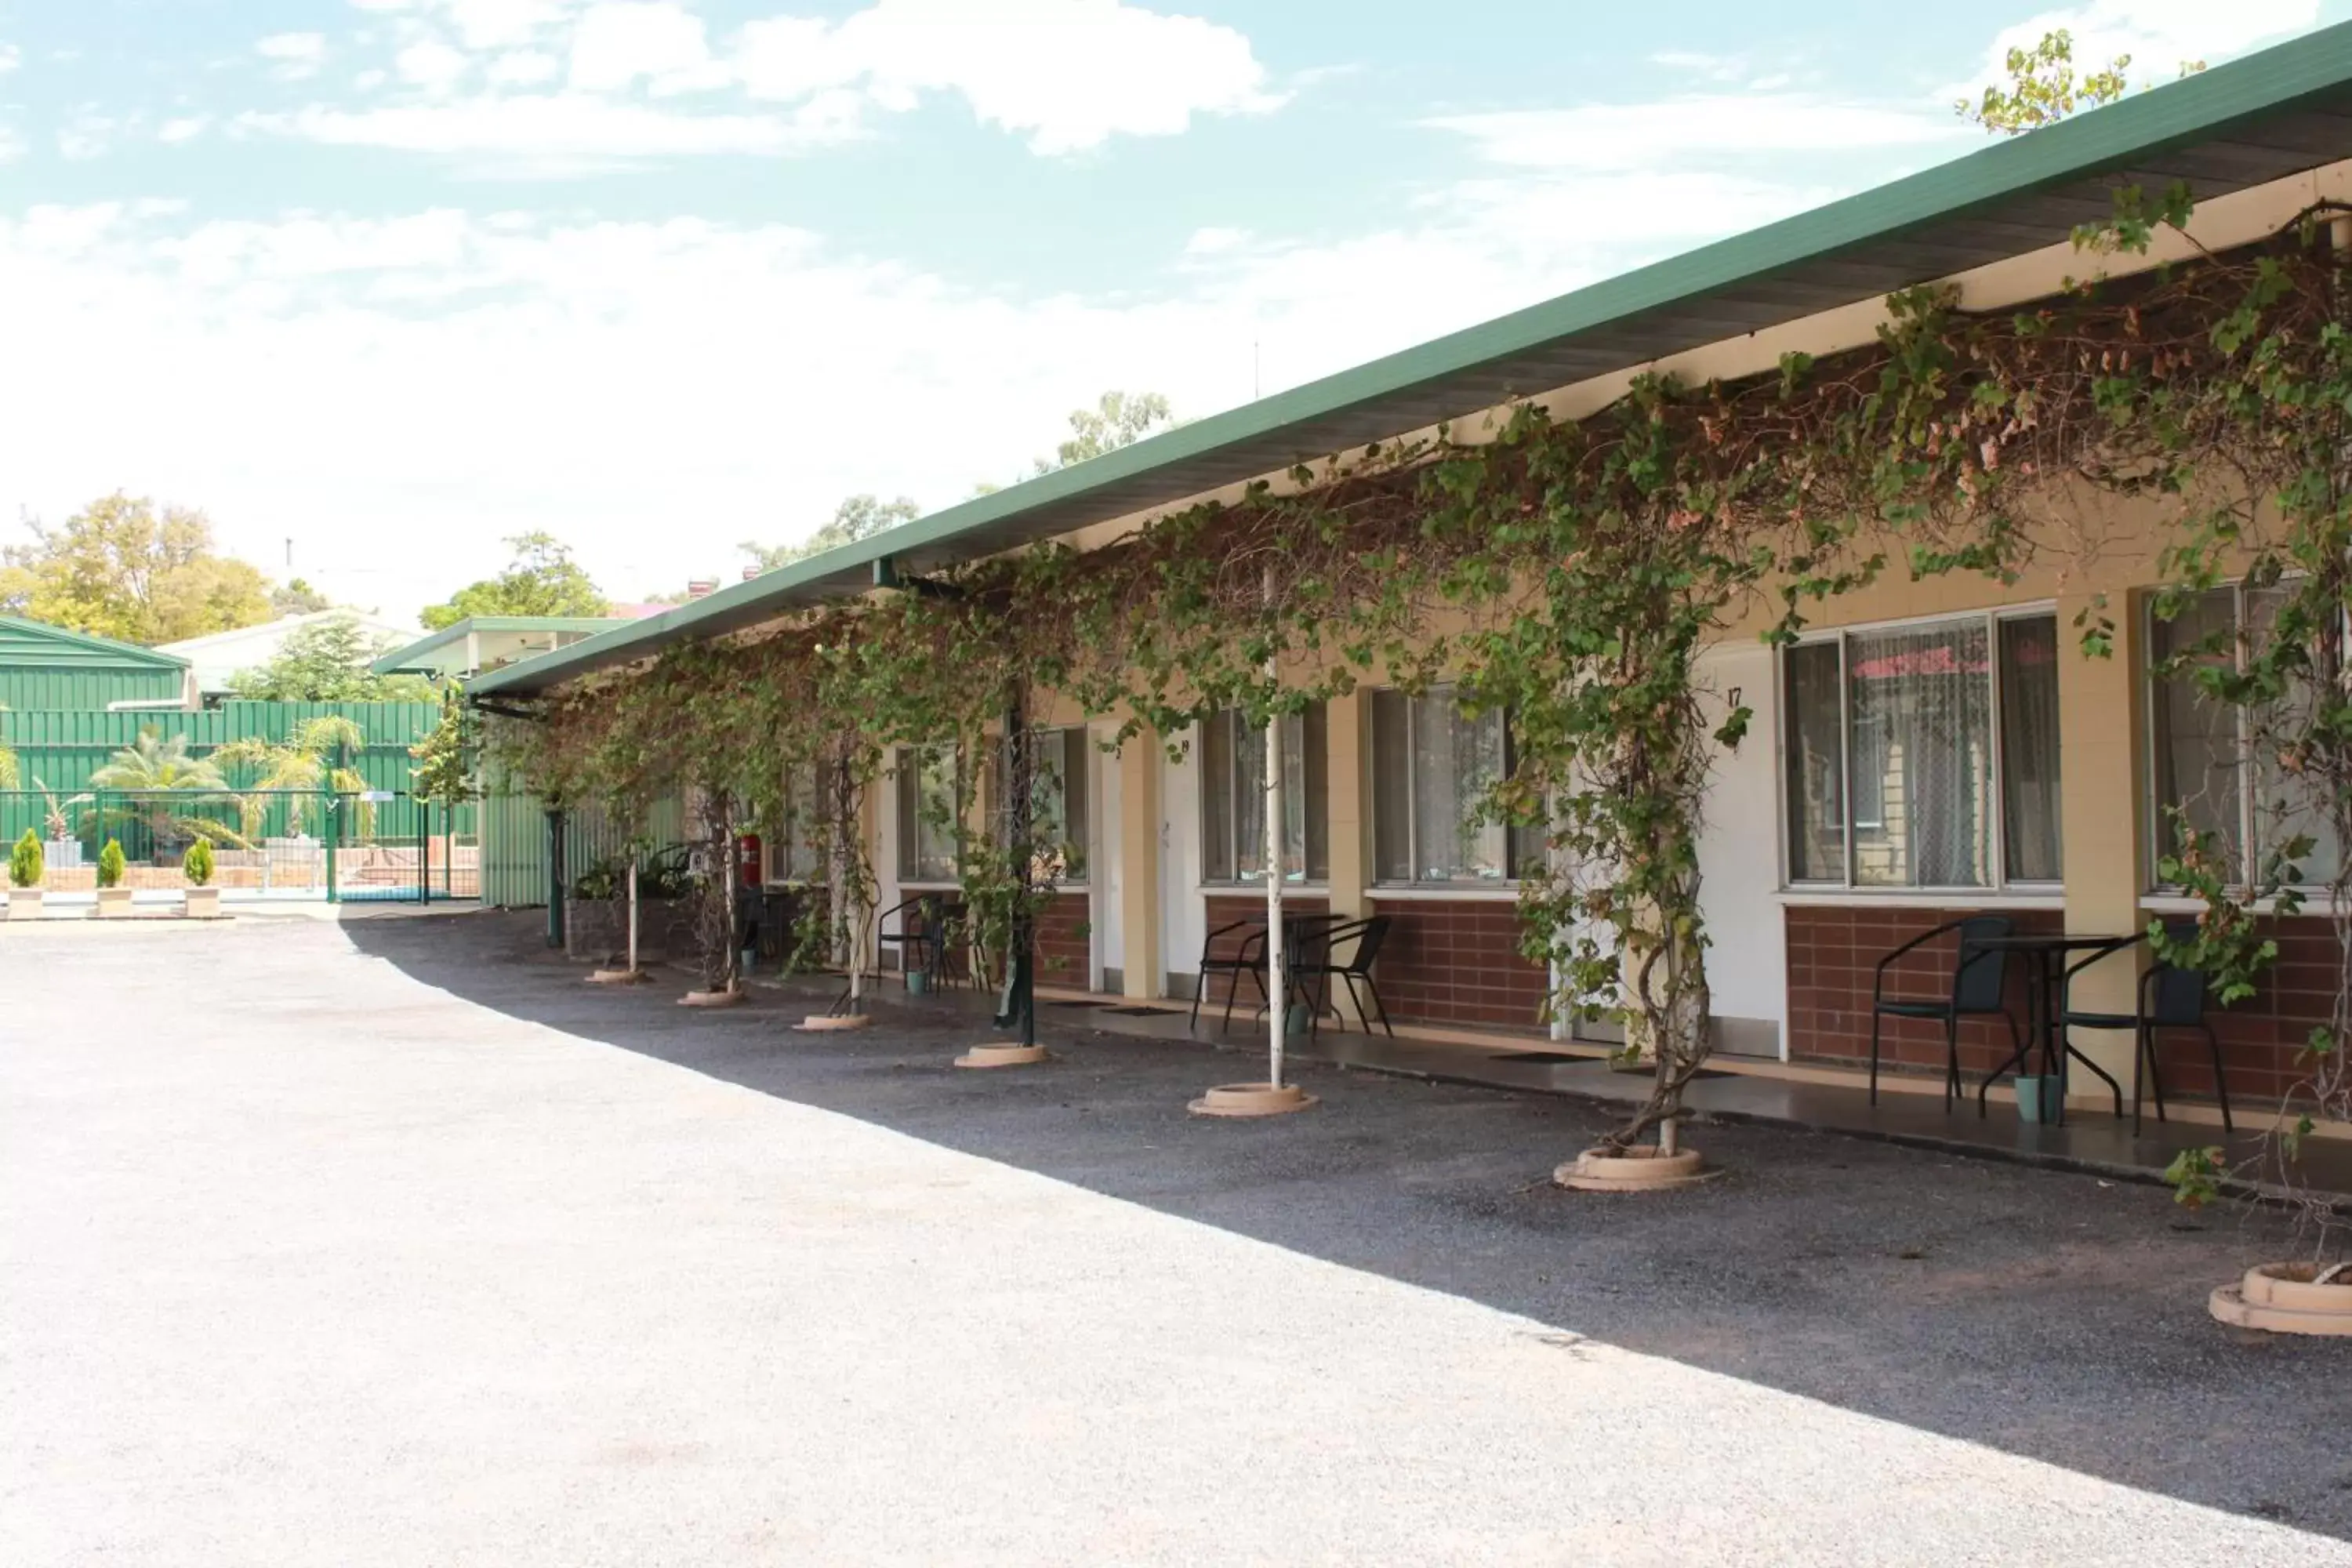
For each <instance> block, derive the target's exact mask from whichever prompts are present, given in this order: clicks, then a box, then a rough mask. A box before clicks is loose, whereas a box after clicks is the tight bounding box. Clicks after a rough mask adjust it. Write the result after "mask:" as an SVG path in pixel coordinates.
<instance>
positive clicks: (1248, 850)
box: [1200, 702, 1331, 883]
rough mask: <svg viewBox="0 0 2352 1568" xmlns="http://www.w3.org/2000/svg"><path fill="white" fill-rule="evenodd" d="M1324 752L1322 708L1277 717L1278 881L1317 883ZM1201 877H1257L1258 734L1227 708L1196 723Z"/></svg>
mask: <svg viewBox="0 0 2352 1568" xmlns="http://www.w3.org/2000/svg"><path fill="white" fill-rule="evenodd" d="M1328 755H1329V751H1328V742H1327V741H1326V731H1325V726H1324V717H1323V705H1322V704H1321V703H1320V702H1318V703H1315V704H1313V705H1312V706H1310V707H1309V708H1308V709H1307V710H1306V711H1305V712H1304V713H1290V714H1286V715H1284V716H1283V720H1282V778H1283V792H1282V811H1283V831H1282V879H1283V880H1284V881H1285V882H1292V883H1297V882H1324V881H1328V880H1329V879H1330V876H1331V840H1330V829H1329V823H1328V815H1327V799H1326V796H1327V793H1328V792H1327V790H1326V784H1325V777H1324V770H1325V768H1326V766H1327V764H1328ZM1200 763H1201V879H1202V881H1204V882H1255V881H1260V880H1263V879H1264V878H1265V731H1264V730H1263V729H1253V728H1252V727H1251V726H1250V725H1249V723H1248V722H1247V721H1245V720H1244V717H1243V715H1242V714H1241V713H1240V712H1238V711H1237V710H1234V709H1230V708H1229V709H1226V710H1224V711H1223V712H1220V713H1217V714H1214V715H1213V716H1212V717H1210V718H1208V719H1205V720H1203V721H1202V723H1201V736H1200Z"/></svg>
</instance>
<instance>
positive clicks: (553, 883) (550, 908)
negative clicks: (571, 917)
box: [547, 805, 563, 947]
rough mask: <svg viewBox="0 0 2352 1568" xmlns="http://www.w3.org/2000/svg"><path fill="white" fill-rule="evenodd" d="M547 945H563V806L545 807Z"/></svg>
mask: <svg viewBox="0 0 2352 1568" xmlns="http://www.w3.org/2000/svg"><path fill="white" fill-rule="evenodd" d="M547 945H548V946H550V947H562V945H563V808H562V806H557V805H551V806H549V807H548V808H547Z"/></svg>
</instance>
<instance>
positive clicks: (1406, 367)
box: [470, 23, 2352, 694]
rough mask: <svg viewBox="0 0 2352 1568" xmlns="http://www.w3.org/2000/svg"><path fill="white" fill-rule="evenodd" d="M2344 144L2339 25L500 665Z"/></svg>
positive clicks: (1286, 459)
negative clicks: (2137, 196) (2126, 196)
mask: <svg viewBox="0 0 2352 1568" xmlns="http://www.w3.org/2000/svg"><path fill="white" fill-rule="evenodd" d="M2347 157H2352V23H2343V24H2339V25H2337V26H2332V27H2326V28H2322V29H2320V30H2319V31H2317V32H2315V33H2312V34H2310V35H2308V36H2306V37H2301V38H2297V39H2295V40H2294V41H2293V42H2292V43H2287V44H2282V45H2279V46H2278V47H2274V48H2270V49H2265V50H2263V51H2261V52H2260V53H2257V54H2253V55H2249V56H2247V57H2246V58H2243V59H2239V60H2233V61H2231V63H2229V64H2227V65H2224V66H2219V67H2216V68H2213V69H2211V70H2209V71H2205V72H2203V73H2201V74H2200V75H2197V76H2194V77H2190V78H2189V79H2186V80H2182V81H2179V82H2175V83H2172V84H2170V85H2168V86H2166V87H2163V88H2159V89H2156V90H2155V91H2152V92H2144V93H2138V94H2135V95H2134V96H2132V97H2130V98H2128V99H2126V100H2122V101H2120V102H2117V103H2114V104H2110V105H2108V106H2107V107H2106V108H2105V109H2101V110H2095V111H2094V112H2091V113H2088V114H2084V115H2080V116H2077V117H2076V118H2074V119H2072V120H2069V121H2064V122H2063V123H2061V124H2058V125H2054V126H2051V127H2049V128H2047V129H2045V130H2042V131H2038V132H2033V133H2032V134H2031V135H2027V136H2021V137H2016V138H2014V139H2011V140H2007V141H2002V142H1995V143H1994V144H1992V145H1990V146H1988V147H1985V148H1984V149H1982V150H1981V151H1979V152H1977V153H1971V154H1969V156H1967V157H1964V158H1958V159H1955V160H1953V161H1952V162H1950V163H1944V164H1941V165H1938V166H1937V167H1936V168H1932V169H1928V170H1926V171H1924V172H1922V173H1919V174H1912V175H1909V176H1907V177H1906V178H1904V179H1900V180H1896V181H1895V182H1893V183H1892V184H1885V185H1881V186H1879V187H1877V188H1876V189H1874V190H1870V191H1866V192H1864V193H1862V194H1861V195H1854V196H1849V197H1846V198H1845V199H1843V200H1842V201H1836V202H1832V203H1831V204H1829V205H1826V206H1822V207H1818V208H1815V209H1814V210H1813V211H1811V212H1808V213H1803V214H1801V215H1799V216H1795V217H1791V218H1786V219H1783V220H1781V221H1780V222H1779V223H1773V224H1768V225H1766V226H1763V227H1761V228H1758V229H1754V230H1751V231H1750V232H1748V233H1747V234H1743V235H1739V236H1737V237H1733V238H1730V239H1726V240H1720V241H1717V243H1715V244H1712V245H1708V246H1704V247H1700V248H1699V249H1696V250H1694V251H1690V252H1688V253H1686V254H1685V255H1682V256H1678V257H1675V258H1671V259H1668V260H1665V261H1661V262H1657V263H1655V264H1654V265H1652V266H1648V267H1643V268H1639V269H1637V270H1635V271H1633V272H1629V273H1626V274H1624V275H1623V276H1622V277H1618V278H1613V279H1608V280H1607V281H1605V282H1601V283H1597V284H1594V285H1593V286H1592V287H1591V288H1588V289H1579V290H1577V291H1576V292H1574V293H1571V294H1563V295H1561V296H1560V297H1559V298H1558V299H1555V300H1546V301H1545V302H1543V303H1542V304H1539V305H1534V306H1530V307H1528V309H1526V310H1518V311H1515V312H1513V313H1512V314H1510V315H1507V316H1501V317H1497V318H1496V320H1494V321H1487V322H1485V323H1483V324H1481V325H1478V326H1475V327H1470V328H1467V329H1465V330H1464V331H1458V332H1454V333H1451V334H1449V335H1447V336H1445V337H1442V338H1438V339H1436V340H1434V341H1433V342H1426V343H1423V344H1422V345H1420V346H1419V347H1417V348H1412V349H1407V350H1405V351H1404V352H1402V353H1395V354H1391V355H1389V356H1388V357H1386V358H1384V359H1378V360H1374V361H1372V362H1370V363H1368V364H1362V365H1359V366H1357V367H1355V368H1354V369H1352V370H1347V371H1342V372H1340V373H1339V374H1336V375H1331V376H1327V377H1325V378H1323V379H1322V380H1320V381H1315V382H1309V383H1307V384H1306V385H1303V386H1298V387H1294V388H1292V389H1291V390H1289V391H1287V392H1282V393H1277V394H1276V395H1273V396H1271V397H1267V398H1264V399H1261V400H1259V401H1257V402H1255V403H1250V404H1246V405H1244V406H1242V407H1239V408H1235V409H1232V410H1230V411H1228V412H1226V413H1223V414H1218V415H1213V416H1210V417H1208V418H1206V419H1202V420H1199V421H1197V422H1195V423H1193V424H1191V425H1186V426H1181V427H1180V428H1177V429H1174V430H1171V431H1167V432H1165V433H1163V434H1161V435H1159V436H1155V437H1151V438H1150V439H1149V440H1145V441H1139V442H1137V443H1136V444H1135V445H1133V446H1131V447H1122V448H1120V449H1119V450H1118V451H1115V452H1110V453H1108V454H1106V455H1105V456H1103V457H1100V458H1093V459H1091V460H1090V461H1087V462H1084V463H1079V464H1076V465H1075V466H1074V467H1071V468H1062V469H1059V470H1057V471H1055V472H1054V473H1050V474H1046V475H1045V476H1043V477H1041V478H1038V479H1031V480H1029V481H1028V482H1026V483H1025V484H1020V485H1015V486H1013V488H1011V489H1004V490H999V491H996V492H995V493H993V494H991V495H986V496H982V497H980V498H978V499H977V500H969V501H965V502H963V503H962V504H961V505H959V506H952V507H950V508H948V509H947V510H944V511H938V512H934V513H932V514H931V515H930V516H929V517H924V518H919V519H918V520H916V521H913V522H909V523H906V524H903V525H901V526H899V527H898V528H894V529H889V530H887V531H884V532H882V533H879V534H877V535H875V536H874V537H873V538H871V539H867V540H863V541H860V542H857V543H855V544H849V545H844V546H842V547H841V548H839V549H836V550H829V551H827V552H824V554H821V555H815V556H812V557H810V558H809V559H807V560H805V561H799V562H794V563H793V564H791V565H789V566H784V567H781V568H779V569H778V570H776V571H773V572H769V573H765V574H761V576H759V577H756V578H753V579H751V580H750V581H748V582H744V583H739V584H734V585H732V586H730V587H728V588H724V589H721V590H720V591H719V592H718V593H716V594H713V595H709V597H708V598H703V599H698V600H696V601H694V602H693V603H692V604H689V605H681V606H679V607H678V608H677V609H673V610H667V611H665V612H663V613H662V614H660V615H657V616H648V617H646V619H644V620H641V621H633V622H631V623H629V624H628V625H627V626H622V627H616V628H614V630H611V631H607V632H604V633H602V634H601V635H599V636H596V637H590V638H588V639H587V640H586V641H584V642H580V643H575V644H573V645H572V647H568V648H562V649H559V650H557V651H555V652H552V653H546V654H541V655H540V656H539V657H537V658H530V659H525V660H522V661H520V662H519V663H516V664H511V665H509V666H508V667H507V668H504V669H501V670H498V671H496V672H494V673H492V674H490V675H488V676H484V677H482V678H481V679H478V680H476V681H474V682H473V683H472V685H471V688H470V689H472V690H473V691H475V692H477V693H485V694H486V693H491V692H510V693H520V692H530V691H539V690H544V689H547V688H548V687H550V686H553V685H557V684H560V683H561V682H562V681H565V680H568V679H573V678H575V677H577V676H581V675H584V674H587V673H590V672H592V671H594V670H598V669H604V668H611V667H613V666H615V665H619V664H625V663H627V662H629V661H631V660H634V659H637V658H645V657H646V656H647V655H649V654H652V653H654V652H656V650H658V649H659V648H661V647H664V646H666V645H667V644H669V643H672V642H677V641H679V640H682V639H685V638H690V637H712V636H719V635H722V634H724V633H727V632H730V631H736V630H740V629H741V628H743V627H746V626H756V625H758V624H759V623H761V622H762V621H765V620H770V619H772V618H773V617H775V616H778V615H780V614H782V613H784V612H786V611H789V610H791V609H793V608H795V607H798V606H803V605H811V604H815V603H818V602H821V601H823V600H824V599H827V598H834V597H838V596H840V595H846V594H854V593H858V592H862V591H864V590H865V589H866V588H867V587H868V586H870V585H871V584H872V583H873V581H874V578H875V574H876V569H877V563H882V562H888V563H892V564H893V565H895V566H896V567H898V568H899V569H903V570H905V571H909V572H915V573H920V572H924V571H929V570H932V569H935V568H937V567H939V566H941V565H945V564H949V563H954V562H957V561H964V560H970V559H972V558H973V557H976V556H982V555H986V554H990V553H992V552H996V551H1000V550H1004V549H1009V548H1011V547H1013V546H1015V545H1019V544H1024V543H1027V542H1032V541H1034V540H1038V539H1045V538H1050V537H1052V536H1054V535H1056V534H1061V533H1066V532H1069V531H1072V530H1074V529H1077V528H1083V527H1085V526H1087V524H1090V523H1096V522H1103V521H1109V520H1111V519H1114V518H1118V517H1124V516H1127V515H1129V514H1130V513H1133V512H1137V511H1141V510H1146V509H1149V508H1151V507H1155V506H1164V505H1168V504H1171V503H1172V502H1175V501H1180V500H1185V499H1186V498H1188V497H1192V496H1197V495H1201V494H1203V493H1205V492H1207V491H1211V490H1214V489H1221V488H1223V487H1224V486H1226V485H1231V484H1236V483H1240V482H1242V481H1244V480H1247V479H1254V478H1256V477H1257V476H1259V475H1262V474H1269V473H1276V472H1279V471H1281V470H1283V469H1285V468H1289V467H1291V466H1293V465H1295V464H1297V463H1300V462H1311V461H1314V460H1316V459H1318V458H1322V457H1325V456H1327V455H1328V454H1330V453H1333V452H1337V451H1341V450H1344V449H1346V448H1349V447H1357V446H1360V445H1363V444H1364V443H1366V442H1370V441H1377V440H1384V439H1387V438H1389V437H1394V436H1399V435H1402V434H1404V433H1405V432H1407V431H1412V430H1417V429H1421V428H1423V427H1424V426H1431V425H1434V424H1436V423H1438V422H1440V421H1442V420H1447V419H1459V418H1464V417H1466V416H1470V415H1473V414H1475V413H1478V412H1480V411H1481V410H1484V409H1487V408H1492V407H1494V406H1496V405H1498V404H1502V403H1505V402H1507V401H1508V400H1510V399H1511V398H1513V397H1517V396H1528V395H1535V394H1538V393H1543V392H1549V391H1550V390H1552V389H1554V388H1556V387H1561V386H1569V385H1572V384H1576V383H1578V382H1580V381H1585V380H1588V379H1590V378H1591V377H1594V376H1599V375H1605V374H1610V373H1612V372H1615V371H1622V370H1626V369H1630V368H1632V367H1634V366H1638V365H1641V364H1644V363H1649V362H1651V361H1654V360H1657V359H1662V358H1664V357H1666V356H1668V355H1671V354H1675V353H1683V352H1685V351H1687V350H1690V349H1694V348H1698V347H1702V346H1704V345H1706V344H1707V343H1712V342H1723V341H1725V340H1727V339H1730V338H1736V337H1740V336H1744V335H1747V334H1748V333H1752V332H1756V331H1762V330H1763V329H1765V328H1768V327H1773V326H1778V325H1781V324H1783V323H1786V322H1789V321H1800V320H1802V319H1803V318H1805V317H1807V316H1811V315H1815V314H1818V313H1819V312H1821V311H1822V310H1832V309H1834V308H1836V307H1838V306H1841V305H1846V304H1851V303H1853V302H1855V301H1857V300H1872V299H1877V298H1880V297H1882V296H1884V295H1885V294H1887V293H1890V292H1892V291H1894V290H1895V289H1903V288H1907V287H1910V286H1911V285H1914V284H1917V283H1923V282H1927V281H1929V280H1931V279H1937V278H1945V277H1949V276H1951V275H1952V274H1954V273H1958V272H1964V271H1967V270H1969V268H1974V267H1979V266H1982V265H1984V264H1985V263H1987V262H1990V261H1997V260H2000V259H2002V258H2006V257H2011V256H2017V255H2021V254H2023V253H2025V252H2027V251H2032V250H2036V249H2039V248H2041V247H2043V246H2048V245H2054V244H2060V243H2063V242H2064V241H2065V240H2066V239H2067V237H2069V236H2070V235H2071V234H2072V233H2073V232H2074V228H2075V226H2077V225H2078V224H2082V223H2085V222H2096V221H2099V220H2101V219H2104V218H2105V217H2106V216H2109V214H2110V213H2111V212H2112V211H2113V195H2114V192H2115V190H2116V188H2117V187H2119V186H2123V185H2129V184H2137V185H2140V186H2142V187H2143V188H2145V189H2147V190H2149V191H2151V192H2158V191H2162V190H2164V189H2166V188H2168V186H2169V185H2170V184H2172V183H2173V182H2174V181H2180V182H2183V183H2185V184H2187V185H2188V186H2189V189H2190V190H2191V192H2192V193H2194V195H2196V197H2197V199H2199V200H2200V201H2207V200H2210V199H2211V198H2213V197H2215V196H2220V195H2228V194H2229V193H2230V192H2232V191H2237V190H2243V189H2246V188H2248V187H2250V186H2253V185H2261V184H2269V183H2270V182H2272V181H2273V180H2279V179H2284V178H2285V177H2287V176H2288V175H2291V174H2298V173H2301V172H2303V171H2305V170H2308V169H2313V168H2317V167H2319V166H2321V165H2323V164H2326V163H2335V162H2336V161H2338V160H2339V159H2344V158H2347Z"/></svg>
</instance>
